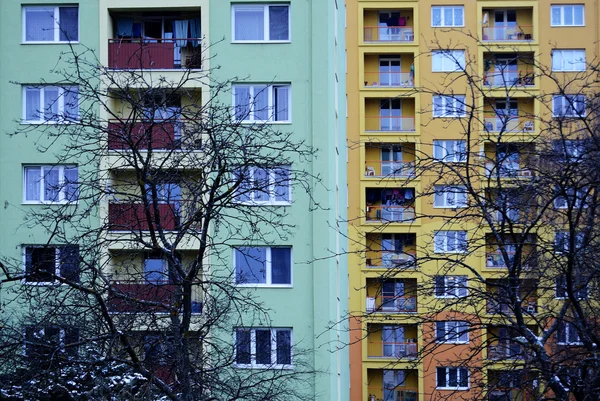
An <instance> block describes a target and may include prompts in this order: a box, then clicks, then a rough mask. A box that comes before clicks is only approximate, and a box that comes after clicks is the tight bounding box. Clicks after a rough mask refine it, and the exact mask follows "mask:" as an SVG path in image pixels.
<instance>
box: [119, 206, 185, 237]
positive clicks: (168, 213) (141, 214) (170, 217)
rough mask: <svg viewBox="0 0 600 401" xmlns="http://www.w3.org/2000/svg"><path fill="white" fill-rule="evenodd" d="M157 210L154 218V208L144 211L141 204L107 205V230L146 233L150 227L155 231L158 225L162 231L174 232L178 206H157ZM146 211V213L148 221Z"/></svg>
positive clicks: (177, 217)
mask: <svg viewBox="0 0 600 401" xmlns="http://www.w3.org/2000/svg"><path fill="white" fill-rule="evenodd" d="M157 208H158V213H159V216H158V217H155V216H156V215H155V212H154V208H153V207H148V209H146V208H145V207H144V205H143V204H142V203H109V205H108V224H109V229H110V230H111V231H148V230H149V229H150V227H153V228H154V229H157V228H158V227H159V224H160V227H161V228H162V229H163V230H166V231H173V230H176V229H177V228H178V227H179V220H180V205H179V204H173V203H171V204H169V203H163V204H159V205H157ZM146 211H148V214H149V219H148V217H147V214H146ZM148 220H150V221H148ZM158 223H159V224H158Z"/></svg>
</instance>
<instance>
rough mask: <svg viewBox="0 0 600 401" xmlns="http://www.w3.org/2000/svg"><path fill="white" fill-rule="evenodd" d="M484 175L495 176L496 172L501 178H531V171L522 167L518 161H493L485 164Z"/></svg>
mask: <svg viewBox="0 0 600 401" xmlns="http://www.w3.org/2000/svg"><path fill="white" fill-rule="evenodd" d="M485 173H486V176H489V177H495V176H496V175H497V174H498V175H499V176H500V177H501V178H531V177H532V175H533V172H532V171H531V170H529V169H527V168H522V167H521V166H520V165H519V164H518V163H502V164H500V165H496V164H494V163H486V164H485Z"/></svg>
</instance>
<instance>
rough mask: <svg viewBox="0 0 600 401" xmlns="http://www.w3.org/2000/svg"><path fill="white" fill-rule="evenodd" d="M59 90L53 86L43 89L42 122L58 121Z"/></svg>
mask: <svg viewBox="0 0 600 401" xmlns="http://www.w3.org/2000/svg"><path fill="white" fill-rule="evenodd" d="M58 93H59V90H58V88H57V87H55V86H47V87H45V88H44V120H45V121H56V120H58V119H59V117H60V116H59V114H58V103H59V98H58Z"/></svg>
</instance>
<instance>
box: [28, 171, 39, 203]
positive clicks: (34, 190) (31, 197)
mask: <svg viewBox="0 0 600 401" xmlns="http://www.w3.org/2000/svg"><path fill="white" fill-rule="evenodd" d="M40 179H41V174H40V168H39V167H26V168H25V200H26V201H39V200H41V199H40Z"/></svg>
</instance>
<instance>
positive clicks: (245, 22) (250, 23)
mask: <svg viewBox="0 0 600 401" xmlns="http://www.w3.org/2000/svg"><path fill="white" fill-rule="evenodd" d="M234 12H235V32H234V34H235V40H264V38H265V37H264V30H265V28H264V25H265V14H264V8H263V6H259V7H242V6H238V7H235V11H234Z"/></svg>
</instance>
